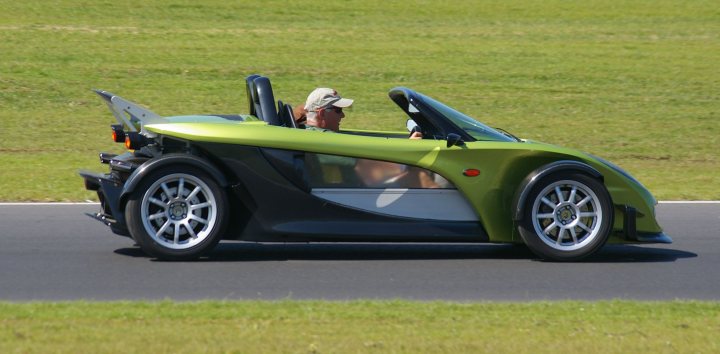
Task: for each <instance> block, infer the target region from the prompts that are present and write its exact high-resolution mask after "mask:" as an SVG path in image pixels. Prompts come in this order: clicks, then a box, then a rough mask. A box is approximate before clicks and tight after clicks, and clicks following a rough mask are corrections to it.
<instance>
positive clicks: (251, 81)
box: [245, 75, 282, 126]
mask: <svg viewBox="0 0 720 354" xmlns="http://www.w3.org/2000/svg"><path fill="white" fill-rule="evenodd" d="M245 86H246V89H247V97H248V106H249V110H250V114H251V115H254V116H256V117H258V118H260V119H262V120H264V121H266V122H267V123H268V124H270V125H277V126H281V125H282V122H281V121H280V117H279V116H278V111H277V110H275V96H274V95H273V90H272V85H271V84H270V79H268V78H266V77H264V76H260V75H250V76H248V77H247V78H245Z"/></svg>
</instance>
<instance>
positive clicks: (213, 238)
mask: <svg viewBox="0 0 720 354" xmlns="http://www.w3.org/2000/svg"><path fill="white" fill-rule="evenodd" d="M227 206H228V201H227V196H226V195H225V193H224V191H223V190H222V189H221V188H220V186H219V185H218V184H217V183H216V182H215V181H214V180H213V179H212V178H211V177H210V176H208V175H207V174H206V173H204V172H202V171H201V170H199V169H196V168H194V167H190V166H178V167H170V168H163V169H160V170H158V171H156V172H154V173H151V174H149V175H148V176H147V177H146V178H144V179H143V181H142V182H141V183H140V185H139V186H138V188H137V189H136V190H135V192H134V193H133V194H132V195H131V196H130V199H129V200H128V203H127V206H126V209H125V214H126V215H127V223H128V228H129V230H130V233H131V234H132V236H133V238H134V239H135V241H136V242H137V243H138V244H139V245H140V247H141V248H142V249H143V251H145V252H146V253H148V254H149V255H151V256H155V257H158V258H161V259H167V260H189V259H195V258H197V257H199V256H201V255H203V254H204V253H206V252H208V251H210V250H211V249H212V248H214V247H215V245H217V243H218V242H219V241H220V238H221V237H222V234H223V232H224V228H225V225H226V224H227V209H228V207H227Z"/></svg>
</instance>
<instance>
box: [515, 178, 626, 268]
mask: <svg viewBox="0 0 720 354" xmlns="http://www.w3.org/2000/svg"><path fill="white" fill-rule="evenodd" d="M526 203H527V204H526V205H525V207H524V209H523V210H524V212H523V218H522V220H521V221H520V224H519V227H518V231H519V232H520V236H521V237H522V238H523V241H525V244H526V245H527V246H528V247H529V248H530V250H532V251H533V253H535V254H537V255H538V256H540V257H541V258H544V259H550V260H556V261H573V260H579V259H582V258H585V257H587V256H589V255H591V254H593V253H595V252H596V251H598V250H599V249H600V248H601V247H602V246H603V245H604V244H605V242H606V241H607V239H608V237H609V235H610V231H611V230H612V224H613V207H612V201H611V199H610V194H609V193H608V191H607V190H606V189H605V186H604V185H603V184H602V183H601V182H600V181H598V180H597V179H595V178H592V177H590V176H587V175H585V174H582V173H574V172H557V173H554V174H551V175H548V176H546V177H544V178H542V179H541V180H540V181H538V183H536V184H535V185H534V186H533V187H532V190H531V191H530V193H529V194H528V198H527V199H526Z"/></svg>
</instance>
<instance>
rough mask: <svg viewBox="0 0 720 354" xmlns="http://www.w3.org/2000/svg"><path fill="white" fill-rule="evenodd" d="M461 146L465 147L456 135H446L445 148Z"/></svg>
mask: <svg viewBox="0 0 720 354" xmlns="http://www.w3.org/2000/svg"><path fill="white" fill-rule="evenodd" d="M463 145H465V142H464V141H463V140H462V138H461V137H460V135H457V134H455V133H450V134H448V135H447V147H451V146H463Z"/></svg>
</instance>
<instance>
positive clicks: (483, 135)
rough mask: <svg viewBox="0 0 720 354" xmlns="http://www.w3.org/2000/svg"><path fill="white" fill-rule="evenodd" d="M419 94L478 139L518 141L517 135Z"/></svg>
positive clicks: (424, 100) (435, 108) (423, 99)
mask: <svg viewBox="0 0 720 354" xmlns="http://www.w3.org/2000/svg"><path fill="white" fill-rule="evenodd" d="M418 96H420V99H421V100H422V101H423V102H425V104H427V105H428V106H430V107H432V108H433V109H434V110H436V111H437V112H438V113H440V114H442V115H443V116H445V117H446V118H447V119H448V120H450V121H451V122H452V123H453V124H455V125H456V126H458V127H459V128H460V129H462V130H464V131H466V132H467V133H468V134H470V136H472V137H473V138H475V139H477V140H485V141H488V140H489V141H513V142H514V141H518V139H516V138H515V137H511V136H509V135H508V134H504V133H502V132H499V131H497V130H495V129H493V128H490V127H488V126H487V125H485V124H482V123H480V122H478V121H476V120H475V119H473V118H471V117H468V116H466V115H465V114H463V113H460V112H458V111H456V110H454V109H452V108H450V107H448V106H446V105H444V104H442V103H440V102H438V101H436V100H434V99H432V98H430V97H428V96H425V95H423V94H419V93H418Z"/></svg>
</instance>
